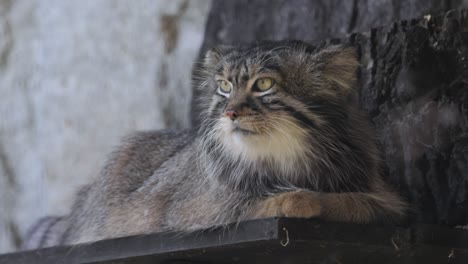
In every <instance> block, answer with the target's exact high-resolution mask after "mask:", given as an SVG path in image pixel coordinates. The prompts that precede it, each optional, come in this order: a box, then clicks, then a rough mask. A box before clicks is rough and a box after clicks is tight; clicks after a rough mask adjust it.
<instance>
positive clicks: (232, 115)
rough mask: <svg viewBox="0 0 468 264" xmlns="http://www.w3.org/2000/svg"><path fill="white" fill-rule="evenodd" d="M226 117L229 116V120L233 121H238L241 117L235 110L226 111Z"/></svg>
mask: <svg viewBox="0 0 468 264" xmlns="http://www.w3.org/2000/svg"><path fill="white" fill-rule="evenodd" d="M224 115H225V116H228V117H229V118H231V120H232V121H234V120H236V119H237V117H238V116H239V114H238V113H237V112H236V111H234V110H226V111H225V112H224Z"/></svg>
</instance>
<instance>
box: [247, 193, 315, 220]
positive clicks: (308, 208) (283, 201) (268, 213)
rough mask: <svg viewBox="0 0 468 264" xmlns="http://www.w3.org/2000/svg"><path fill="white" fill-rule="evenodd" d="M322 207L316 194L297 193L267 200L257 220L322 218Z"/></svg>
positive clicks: (262, 205)
mask: <svg viewBox="0 0 468 264" xmlns="http://www.w3.org/2000/svg"><path fill="white" fill-rule="evenodd" d="M321 210H322V206H321V203H320V200H319V197H318V194H317V193H316V192H310V191H295V192H287V193H282V194H279V195H276V196H273V197H269V198H267V199H266V200H265V201H263V202H262V203H261V204H260V207H259V209H258V211H257V212H256V214H255V216H256V218H268V217H276V216H284V217H300V218H312V217H318V216H320V213H321Z"/></svg>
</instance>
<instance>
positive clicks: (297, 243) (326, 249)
mask: <svg viewBox="0 0 468 264" xmlns="http://www.w3.org/2000/svg"><path fill="white" fill-rule="evenodd" d="M6 263H137V264H140V263H141V264H144V263H379V264H383V263H464V264H466V263H468V231H467V230H461V229H450V228H444V227H440V226H430V225H417V226H412V227H395V226H384V225H359V224H348V223H334V222H324V221H320V220H306V219H290V218H271V219H261V220H252V221H246V222H242V223H239V224H238V225H234V224H233V225H228V226H226V227H224V228H213V229H210V230H200V231H197V232H192V233H185V234H182V233H161V234H148V235H140V236H130V237H122V238H115V239H109V240H103V241H98V242H95V243H90V244H81V245H75V246H63V247H54V248H46V249H41V250H33V251H26V252H18V253H11V254H6V255H3V256H0V264H6Z"/></svg>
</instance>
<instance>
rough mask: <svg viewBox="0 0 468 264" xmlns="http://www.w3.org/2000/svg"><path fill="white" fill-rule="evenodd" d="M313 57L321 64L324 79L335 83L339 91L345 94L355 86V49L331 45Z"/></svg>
mask: <svg viewBox="0 0 468 264" xmlns="http://www.w3.org/2000/svg"><path fill="white" fill-rule="evenodd" d="M313 59H314V60H315V61H316V62H317V63H318V64H321V65H322V67H323V68H322V74H323V77H324V79H325V80H327V81H328V82H330V83H333V84H334V85H336V86H337V88H338V89H339V91H341V92H343V93H345V94H347V93H349V92H350V91H351V90H352V89H353V88H354V87H355V86H356V82H357V70H358V68H359V61H358V56H357V52H356V49H354V48H351V47H343V46H341V45H332V46H328V47H325V48H324V49H322V50H320V51H319V52H317V53H316V54H314V55H313Z"/></svg>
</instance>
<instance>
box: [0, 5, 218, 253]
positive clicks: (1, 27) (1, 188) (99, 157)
mask: <svg viewBox="0 0 468 264" xmlns="http://www.w3.org/2000/svg"><path fill="white" fill-rule="evenodd" d="M209 7H210V1H207V0H191V1H180V0H171V1H167V0H158V1H155V0H138V1H128V0H85V1H82V0H79V1H63V0H40V1H34V0H0V253H2V252H7V251H12V250H14V249H16V248H17V246H18V245H19V243H20V237H21V236H22V235H23V234H24V233H25V232H26V230H27V228H28V227H30V226H31V225H32V224H33V223H34V222H35V221H37V219H38V218H40V217H42V216H45V215H56V214H65V213H67V211H68V210H69V208H70V205H71V203H72V200H73V197H74V194H75V192H76V190H77V187H78V186H80V185H83V184H85V183H87V182H89V179H90V178H91V177H93V176H94V175H96V173H98V172H99V170H100V167H101V166H102V165H103V163H104V161H105V158H106V155H107V154H108V153H109V152H110V151H111V150H112V149H113V147H115V146H116V145H117V144H118V143H119V141H120V140H121V138H122V137H123V136H125V135H127V134H129V133H131V132H132V131H135V130H147V129H162V128H168V127H170V128H188V127H189V126H190V102H191V98H192V89H191V85H190V79H191V70H192V64H193V62H194V61H195V59H196V58H197V56H198V52H199V48H200V45H201V43H202V40H203V33H204V29H205V20H206V17H207V13H208V10H209Z"/></svg>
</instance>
